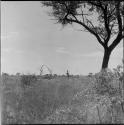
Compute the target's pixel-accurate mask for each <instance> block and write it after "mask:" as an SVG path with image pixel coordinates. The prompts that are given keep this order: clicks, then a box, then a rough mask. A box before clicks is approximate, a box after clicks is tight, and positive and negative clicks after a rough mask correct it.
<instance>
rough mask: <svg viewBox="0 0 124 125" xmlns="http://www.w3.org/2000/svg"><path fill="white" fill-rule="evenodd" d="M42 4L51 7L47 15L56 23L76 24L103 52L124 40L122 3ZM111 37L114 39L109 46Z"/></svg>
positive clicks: (59, 2) (52, 2)
mask: <svg viewBox="0 0 124 125" xmlns="http://www.w3.org/2000/svg"><path fill="white" fill-rule="evenodd" d="M42 4H43V5H44V6H47V7H51V9H52V10H51V12H50V13H49V14H50V16H53V17H54V18H55V20H56V21H57V23H61V24H62V25H63V26H66V25H67V24H72V23H76V24H79V25H80V26H81V27H82V28H83V30H84V31H88V32H90V33H91V34H92V35H94V36H95V37H96V38H97V40H98V42H99V43H100V44H101V45H102V46H103V47H104V49H105V51H107V50H109V52H110V53H111V51H112V50H113V49H114V48H115V47H116V46H117V45H118V44H119V43H120V41H121V40H122V39H123V38H124V24H123V22H124V19H123V16H124V2H123V1H115V0H113V1H103V0H99V1H42ZM113 36H114V37H115V38H114V40H113V42H112V43H111V44H110V43H109V41H110V39H111V38H112V37H113ZM105 58H106V57H105ZM105 67H106V66H105Z"/></svg>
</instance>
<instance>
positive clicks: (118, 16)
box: [109, 1, 123, 49]
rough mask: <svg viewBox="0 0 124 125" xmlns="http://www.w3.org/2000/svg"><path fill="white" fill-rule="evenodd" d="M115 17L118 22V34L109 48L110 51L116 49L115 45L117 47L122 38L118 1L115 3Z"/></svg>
mask: <svg viewBox="0 0 124 125" xmlns="http://www.w3.org/2000/svg"><path fill="white" fill-rule="evenodd" d="M116 15H117V21H118V30H119V33H118V35H117V37H116V39H115V40H114V42H113V43H112V44H111V45H110V46H109V48H110V49H114V48H115V47H116V45H118V44H119V43H120V41H121V39H122V38H123V36H122V30H123V29H122V20H121V15H120V1H118V2H117V5H116Z"/></svg>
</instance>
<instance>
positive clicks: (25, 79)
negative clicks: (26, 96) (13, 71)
mask: <svg viewBox="0 0 124 125" xmlns="http://www.w3.org/2000/svg"><path fill="white" fill-rule="evenodd" d="M36 81H37V77H36V76H35V75H21V83H22V85H23V86H28V85H30V84H31V83H32V82H36Z"/></svg>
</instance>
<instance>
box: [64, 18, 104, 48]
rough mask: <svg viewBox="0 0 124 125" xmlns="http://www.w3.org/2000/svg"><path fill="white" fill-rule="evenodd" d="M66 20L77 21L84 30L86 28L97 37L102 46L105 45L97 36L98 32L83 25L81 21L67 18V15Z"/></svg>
mask: <svg viewBox="0 0 124 125" xmlns="http://www.w3.org/2000/svg"><path fill="white" fill-rule="evenodd" d="M66 20H67V21H71V22H75V23H77V24H80V25H82V26H83V27H84V28H85V29H86V30H88V31H89V32H90V33H91V34H93V35H94V36H95V37H96V38H97V40H98V42H99V43H100V44H101V45H102V46H103V47H105V45H104V43H103V42H102V40H101V39H100V37H99V36H98V34H97V33H95V32H94V31H93V30H92V29H90V28H89V27H88V26H87V25H85V24H84V23H82V22H81V21H79V20H73V19H68V18H67V17H66Z"/></svg>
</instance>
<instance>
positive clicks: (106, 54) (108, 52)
mask: <svg viewBox="0 0 124 125" xmlns="http://www.w3.org/2000/svg"><path fill="white" fill-rule="evenodd" d="M110 55H111V50H109V49H105V51H104V57H103V62H102V69H106V68H108V63H109V58H110Z"/></svg>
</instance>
